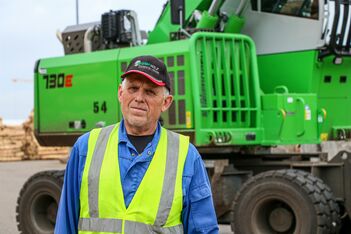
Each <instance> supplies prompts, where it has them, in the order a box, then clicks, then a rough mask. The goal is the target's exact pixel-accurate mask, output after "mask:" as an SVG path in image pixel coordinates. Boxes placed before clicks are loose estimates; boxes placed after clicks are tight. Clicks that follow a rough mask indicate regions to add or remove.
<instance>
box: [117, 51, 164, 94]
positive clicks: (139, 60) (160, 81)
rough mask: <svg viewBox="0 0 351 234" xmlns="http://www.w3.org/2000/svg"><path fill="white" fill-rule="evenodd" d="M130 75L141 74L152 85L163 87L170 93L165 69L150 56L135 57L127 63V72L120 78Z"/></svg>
mask: <svg viewBox="0 0 351 234" xmlns="http://www.w3.org/2000/svg"><path fill="white" fill-rule="evenodd" d="M131 73H137V74H141V75H143V76H145V77H146V78H148V79H149V80H150V81H152V82H153V83H154V84H156V85H158V86H165V87H166V88H167V89H168V90H169V91H171V81H170V79H169V76H168V72H167V67H166V65H165V64H164V63H163V62H162V61H161V60H159V59H158V58H155V57H153V56H150V55H145V56H139V57H135V58H134V59H132V61H131V62H130V63H129V65H128V67H127V70H126V71H125V72H124V74H123V75H122V76H121V77H122V78H125V77H126V76H127V75H129V74H131Z"/></svg>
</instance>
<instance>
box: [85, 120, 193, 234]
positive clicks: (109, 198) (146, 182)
mask: <svg viewBox="0 0 351 234" xmlns="http://www.w3.org/2000/svg"><path fill="white" fill-rule="evenodd" d="M117 146H118V124H117V125H116V126H108V127H105V128H102V129H94V130H93V131H91V133H90V137H89V142H88V153H87V159H86V165H85V168H84V172H83V178H82V185H81V194H80V202H81V212H80V219H79V225H78V229H79V233H98V232H105V233H106V232H109V233H155V232H156V233H183V226H182V224H181V219H180V215H181V210H182V174H183V168H184V163H185V158H186V155H187V151H188V146H189V139H188V137H185V136H182V135H179V134H176V133H174V132H171V131H168V130H166V129H164V128H162V129H161V135H160V140H159V143H158V145H157V147H156V151H155V154H154V156H153V159H152V161H151V163H150V165H149V168H148V169H147V171H146V173H145V175H144V178H143V179H142V181H141V183H140V185H139V188H138V190H137V191H136V193H135V195H134V197H133V199H132V201H131V203H130V205H129V207H128V209H126V208H125V204H124V197H123V191H122V186H121V182H120V181H121V179H120V172H119V165H118V149H117V148H118V147H117ZM112 165H117V167H116V166H112ZM160 171H161V172H160ZM100 178H104V179H100ZM155 178H157V180H155ZM146 194H147V195H146Z"/></svg>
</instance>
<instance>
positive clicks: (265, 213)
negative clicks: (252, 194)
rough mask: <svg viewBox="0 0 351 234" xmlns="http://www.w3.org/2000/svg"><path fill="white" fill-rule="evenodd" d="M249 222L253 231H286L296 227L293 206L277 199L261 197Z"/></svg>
mask: <svg viewBox="0 0 351 234" xmlns="http://www.w3.org/2000/svg"><path fill="white" fill-rule="evenodd" d="M252 215H253V217H252V221H253V223H252V224H251V225H252V227H253V230H255V233H256V231H257V233H260V232H262V233H272V232H274V233H286V234H291V233H294V232H295V229H296V215H295V213H294V211H293V208H292V207H291V206H290V205H289V204H287V203H286V202H284V201H282V200H279V199H272V198H270V199H263V200H261V202H259V203H257V204H256V206H255V208H254V212H253V214H252Z"/></svg>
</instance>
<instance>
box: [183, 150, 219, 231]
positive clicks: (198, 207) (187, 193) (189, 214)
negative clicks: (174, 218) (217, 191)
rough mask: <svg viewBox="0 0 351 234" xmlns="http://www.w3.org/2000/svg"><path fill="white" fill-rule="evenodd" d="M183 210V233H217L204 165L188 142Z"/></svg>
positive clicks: (209, 187) (215, 218)
mask: <svg viewBox="0 0 351 234" xmlns="http://www.w3.org/2000/svg"><path fill="white" fill-rule="evenodd" d="M183 197H184V198H183V199H184V202H183V212H182V221H183V226H184V232H185V233H210V234H214V233H218V231H219V229H218V223H217V217H216V213H215V209H214V205H213V199H212V193H211V186H210V182H209V179H208V176H207V172H206V169H205V165H204V163H203V161H202V159H201V156H200V154H199V153H198V151H197V150H196V148H195V147H194V146H193V145H192V144H190V146H189V151H188V155H187V159H186V161H185V166H184V171H183Z"/></svg>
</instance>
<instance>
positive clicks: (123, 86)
mask: <svg viewBox="0 0 351 234" xmlns="http://www.w3.org/2000/svg"><path fill="white" fill-rule="evenodd" d="M125 81H126V79H123V80H122V83H121V85H122V89H124V88H125V87H126V82H125ZM163 92H164V93H163V95H164V97H167V96H168V95H170V93H169V90H168V89H167V88H166V87H163Z"/></svg>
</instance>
